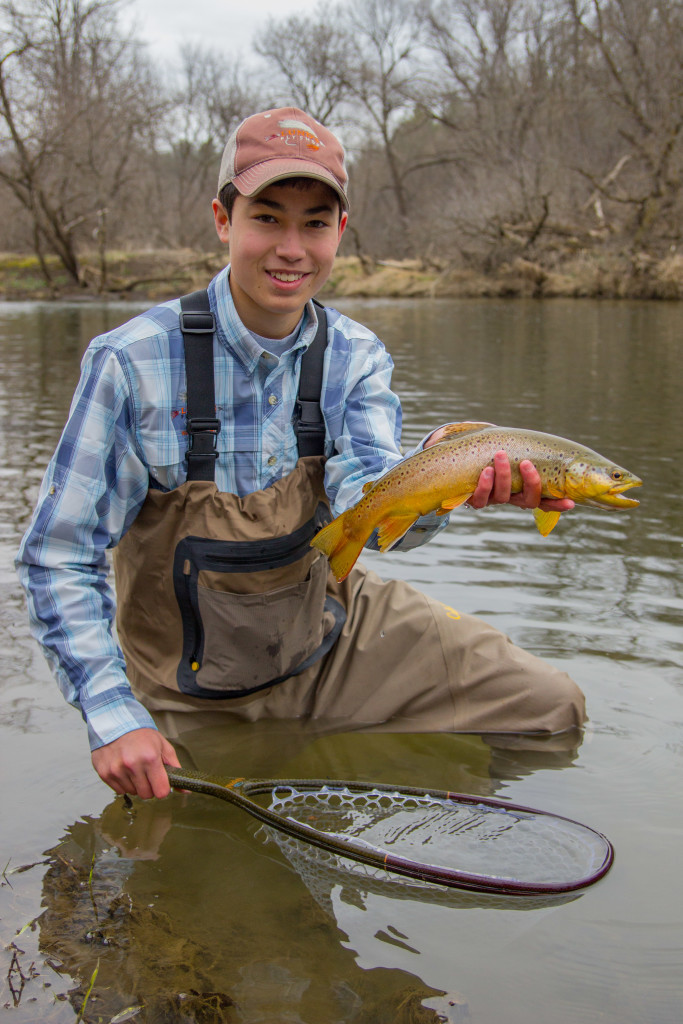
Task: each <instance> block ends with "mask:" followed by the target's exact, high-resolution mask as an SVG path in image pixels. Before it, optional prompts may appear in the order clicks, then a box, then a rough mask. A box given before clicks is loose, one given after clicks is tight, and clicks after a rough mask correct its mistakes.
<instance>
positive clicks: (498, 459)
mask: <svg viewBox="0 0 683 1024" xmlns="http://www.w3.org/2000/svg"><path fill="white" fill-rule="evenodd" d="M519 472H520V473H521V476H522V490H521V491H517V492H515V493H514V494H513V493H512V472H511V470H510V460H509V459H508V457H507V454H506V453H505V452H504V451H500V452H496V454H495V455H494V457H493V466H487V467H486V469H484V470H482V473H481V476H480V477H479V483H478V484H477V487H476V489H475V491H474V494H473V495H472V497H471V498H468V499H467V504H468V505H470V506H471V507H472V508H485V506H486V505H507V504H509V505H518V506H519V508H541V509H543V511H544V512H568V511H569V509H570V508H574V502H573V501H572V500H571V498H543V499H541V490H542V484H541V477H540V475H539V473H538V470H537V469H536V467H535V466H534V464H533V462H529V460H528V459H523V460H522V462H520V464H519Z"/></svg>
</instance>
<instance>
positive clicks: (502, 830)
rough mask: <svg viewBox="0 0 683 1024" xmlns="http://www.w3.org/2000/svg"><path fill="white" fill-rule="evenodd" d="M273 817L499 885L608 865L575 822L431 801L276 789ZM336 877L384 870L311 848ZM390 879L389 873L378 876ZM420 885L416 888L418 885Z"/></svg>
mask: <svg viewBox="0 0 683 1024" xmlns="http://www.w3.org/2000/svg"><path fill="white" fill-rule="evenodd" d="M271 810H274V811H276V812H277V813H278V814H280V815H281V816H283V817H286V818H290V819H291V820H294V821H297V822H301V823H303V824H305V825H308V826H309V827H313V828H315V829H316V830H317V831H318V832H323V833H326V834H327V835H329V836H333V837H337V838H340V839H343V840H345V841H350V842H351V843H353V844H355V845H357V846H359V847H361V848H365V849H367V848H370V849H372V850H375V851H382V852H384V853H389V854H391V855H394V856H398V857H402V858H405V859H407V860H409V861H414V862H418V863H420V864H426V865H430V866H433V867H435V868H437V869H439V868H440V869H449V870H453V871H458V872H465V873H467V874H472V875H478V876H485V877H486V878H490V879H496V880H511V881H513V882H521V883H531V884H534V885H551V886H562V885H568V884H574V883H575V882H577V881H580V880H583V879H586V878H590V876H591V875H593V874H594V873H596V872H597V871H599V869H600V868H601V866H602V865H603V864H604V861H605V857H606V853H607V849H608V845H607V843H606V841H605V840H604V838H603V837H602V836H600V835H598V834H597V833H595V832H593V831H592V830H590V829H587V828H585V827H584V826H583V825H580V824H578V823H575V822H571V821H567V820H566V819H563V818H557V817H555V816H553V815H547V814H540V813H535V812H527V811H520V810H515V809H512V808H499V807H495V806H493V807H492V806H489V805H488V804H484V803H466V802H459V801H458V800H457V799H454V798H448V799H446V798H442V797H438V796H433V795H424V796H414V795H408V794H404V793H400V792H398V791H396V792H390V793H387V792H385V791H380V790H370V791H367V792H354V791H352V790H350V789H348V788H339V787H327V786H325V787H323V788H321V789H320V790H316V791H314V792H307V791H303V792H302V791H298V790H296V789H292V788H284V787H282V788H278V789H277V790H276V791H274V793H273V798H272V802H271ZM310 856H312V857H315V858H316V859H317V860H318V861H319V862H322V863H326V864H327V865H328V866H329V865H330V864H331V863H332V862H334V865H335V870H339V869H340V864H341V862H342V861H343V870H345V871H346V872H349V871H350V872H352V873H354V874H357V875H359V876H361V877H370V876H371V877H375V878H376V877H377V872H378V871H379V870H380V869H376V868H372V867H369V866H367V865H365V864H362V863H358V862H356V861H353V860H350V859H348V858H345V857H340V856H337V855H335V854H334V853H327V852H325V851H321V850H317V849H316V850H314V849H313V848H311V852H310ZM380 873H382V874H384V875H386V872H380ZM416 884H417V883H416Z"/></svg>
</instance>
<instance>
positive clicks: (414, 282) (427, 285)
mask: <svg viewBox="0 0 683 1024" xmlns="http://www.w3.org/2000/svg"><path fill="white" fill-rule="evenodd" d="M224 261H225V254H224V253H223V252H213V253H211V252H210V253H202V252H197V251H194V250H169V251H156V252H154V251H150V252H111V253H109V255H108V258H107V281H106V287H105V288H104V289H103V288H102V287H101V276H100V271H99V267H98V263H97V259H96V257H95V256H94V255H92V254H91V255H85V256H84V257H83V260H82V266H83V278H84V286H83V287H82V288H78V287H77V286H76V285H74V284H73V282H70V281H69V280H68V278H67V276H66V274H65V273H64V272H63V271H61V270H60V268H59V264H58V262H57V260H56V259H55V258H54V257H50V258H49V259H48V265H49V268H50V272H51V274H52V275H53V285H54V286H53V288H52V289H50V288H49V287H48V285H47V284H46V282H45V281H44V280H43V278H42V275H41V272H40V266H39V264H38V260H37V259H36V257H35V256H32V255H27V254H21V253H0V298H3V299H52V298H73V297H74V296H78V297H79V298H86V297H91V298H98V297H100V298H143V299H149V300H150V301H151V302H154V301H162V300H163V299H167V298H172V297H174V296H177V295H182V294H183V293H184V292H189V291H193V290H194V289H196V288H201V287H203V286H204V285H205V284H206V282H207V281H208V280H209V279H210V278H211V277H212V276H213V275H214V274H216V273H217V272H218V270H220V268H221V267H222V266H223V263H224ZM324 294H325V297H326V298H334V297H335V296H337V297H340V296H344V297H352V296H353V297H359V298H435V297H436V298H615V299H669V300H674V299H681V298H683V256H679V255H678V254H677V253H672V254H671V255H669V256H667V257H665V258H663V259H656V258H654V257H652V256H649V255H648V254H646V253H636V254H633V253H616V252H608V251H597V250H596V251H591V250H579V251H575V250H574V249H572V248H571V247H569V248H568V249H567V250H566V251H565V252H564V253H563V254H561V255H557V254H556V255H555V256H554V258H553V260H552V265H551V264H550V263H549V264H548V265H547V266H546V265H543V264H542V263H541V262H537V261H534V260H530V259H523V258H521V257H518V258H516V259H513V260H511V261H510V262H509V263H505V264H502V265H501V266H500V268H499V269H498V270H496V271H495V272H493V273H490V274H487V273H483V272H481V271H478V270H476V269H463V268H458V267H448V266H446V267H444V268H441V269H434V268H432V267H426V266H424V265H423V264H422V263H421V261H419V260H404V261H397V260H383V261H378V262H375V263H371V262H369V261H366V262H365V265H363V264H362V263H361V261H360V260H359V259H358V258H357V257H355V256H344V257H340V258H339V259H338V260H337V262H336V264H335V267H334V270H333V272H332V275H331V277H330V280H329V282H328V284H327V287H326V288H325V292H324Z"/></svg>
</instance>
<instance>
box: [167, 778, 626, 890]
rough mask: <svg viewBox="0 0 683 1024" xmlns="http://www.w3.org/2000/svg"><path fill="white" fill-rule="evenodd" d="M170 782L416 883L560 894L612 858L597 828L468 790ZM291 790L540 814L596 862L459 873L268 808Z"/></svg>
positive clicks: (601, 871)
mask: <svg viewBox="0 0 683 1024" xmlns="http://www.w3.org/2000/svg"><path fill="white" fill-rule="evenodd" d="M167 771H168V774H169V779H170V781H171V785H173V786H175V787H176V788H180V789H190V790H194V791H197V792H201V793H205V794H207V795H210V796H217V797H219V798H220V799H223V800H227V801H228V802H230V803H233V804H236V805H237V806H239V807H241V808H242V809H243V810H246V811H247V812H248V813H249V814H251V815H252V816H253V817H254V818H256V819H258V820H259V821H261V822H262V823H264V824H266V825H271V826H272V827H273V828H275V829H277V830H278V831H280V832H284V833H285V834H287V835H290V836H293V837H294V838H296V839H300V840H302V841H303V842H305V843H309V844H310V845H312V846H315V847H318V848H319V849H322V850H327V851H331V852H333V853H335V854H337V855H338V856H340V857H346V858H351V859H353V860H358V861H360V862H362V863H365V864H369V865H371V866H373V867H377V868H380V869H382V870H384V871H388V872H391V873H394V874H398V875H401V876H403V877H406V878H411V879H415V880H417V881H420V882H426V883H431V884H434V883H436V884H438V885H443V886H448V887H451V888H457V889H466V890H469V891H471V892H479V893H491V892H493V893H501V894H505V895H510V896H514V895H520V896H528V895H548V896H551V895H558V894H563V893H571V892H576V891H578V890H581V889H585V888H587V887H588V886H590V885H593V884H594V883H595V882H597V881H598V880H599V879H601V878H602V877H603V876H604V875H605V874H606V873H607V872H608V871H609V869H610V867H611V866H612V863H613V861H614V849H613V847H612V844H611V843H610V842H609V840H608V839H607V838H606V836H604V835H603V834H602V833H601V832H598V831H596V830H595V829H593V828H591V827H590V826H588V825H584V824H582V823H581V822H578V821H576V820H574V819H572V818H568V817H565V816H563V815H559V814H554V813H553V812H550V811H543V810H539V809H537V808H534V807H528V806H525V805H522V804H515V803H511V802H509V801H507V800H501V799H497V798H494V797H482V796H475V795H472V794H467V793H457V792H452V791H450V790H441V789H421V788H418V787H412V786H395V785H393V786H392V785H387V784H382V783H363V782H351V781H341V780H335V781H330V780H325V779H253V780H249V779H226V780H220V779H216V778H211V777H208V776H205V775H203V774H202V773H200V772H192V771H189V770H186V769H180V770H176V769H170V768H168V769H167ZM293 793H304V794H305V793H308V794H321V793H322V794H323V795H324V796H325V797H326V798H327V797H330V796H332V797H338V798H340V799H342V800H343V799H348V798H349V797H353V796H354V795H356V794H357V795H361V794H364V795H366V796H376V797H378V798H380V799H381V798H391V797H392V796H394V797H395V796H400V797H401V798H402V799H403V798H408V799H411V798H412V799H414V800H415V801H416V802H418V803H420V802H423V801H426V802H429V801H430V800H432V801H433V802H443V801H446V802H452V803H454V804H455V803H457V804H460V805H465V806H471V807H473V808H477V807H480V808H486V809H491V810H499V811H503V812H508V813H511V814H512V815H516V814H520V815H528V816H533V817H539V818H542V819H544V820H545V821H548V822H552V821H557V822H561V823H564V824H567V825H570V826H572V827H573V828H575V829H578V830H581V833H582V834H585V835H586V837H587V838H588V837H590V840H591V842H592V843H593V845H594V846H595V848H596V850H597V851H598V861H599V862H598V863H597V866H595V867H593V868H592V870H590V871H589V872H587V873H586V874H583V875H581V876H580V877H577V878H572V879H569V880H563V881H557V882H544V881H521V880H518V879H514V878H503V877H499V876H493V875H486V874H477V873H474V872H471V871H462V870H458V869H455V868H449V867H445V866H437V867H435V866H433V865H428V864H424V863H421V862H419V861H415V860H412V859H410V858H408V857H403V856H398V855H396V854H392V853H389V852H387V851H380V850H378V849H377V848H375V847H373V846H371V845H370V844H369V843H366V842H364V841H362V840H360V841H358V840H355V839H353V838H349V837H344V838H341V837H338V836H335V835H334V834H330V833H325V832H321V831H319V830H318V829H316V828H315V827H314V826H312V825H309V824H307V823H306V822H302V821H299V820H297V819H295V818H292V817H285V816H283V815H282V814H281V813H279V812H277V811H275V810H273V809H272V808H273V806H274V803H275V802H277V801H278V800H279V801H282V800H284V799H286V797H287V796H288V795H289V796H290V797H291V795H292V794H293ZM264 794H270V795H271V798H272V801H273V803H271V807H270V808H267V807H264V806H263V805H262V804H259V803H257V802H256V801H255V800H253V799H252V798H253V797H256V796H263V795H264Z"/></svg>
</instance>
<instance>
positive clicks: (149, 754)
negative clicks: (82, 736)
mask: <svg viewBox="0 0 683 1024" xmlns="http://www.w3.org/2000/svg"><path fill="white" fill-rule="evenodd" d="M92 763H93V766H94V768H95V771H96V772H97V774H98V775H99V777H100V778H101V779H102V781H103V782H106V783H107V785H108V786H111V788H112V789H113V790H114V792H115V793H118V794H119V796H121V795H122V794H123V793H130V794H131V796H139V797H142V799H143V800H148V799H149V798H150V797H152V796H156V797H164V796H168V794H169V793H170V792H171V787H170V785H169V781H168V776H167V775H166V772H165V771H164V765H165V764H168V765H171V767H173V768H179V767H180V761H179V760H178V757H177V755H176V752H175V750H174V749H173V747H172V746H171V744H170V743H169V742H168V740H166V739H164V737H163V736H162V735H161V733H160V732H157V730H156V729H135V730H134V731H133V732H127V733H126V734H125V735H124V736H120V737H119V739H117V740H114V741H113V743H107V744H106V745H105V746H104V747H98V748H97V750H93V752H92Z"/></svg>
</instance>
